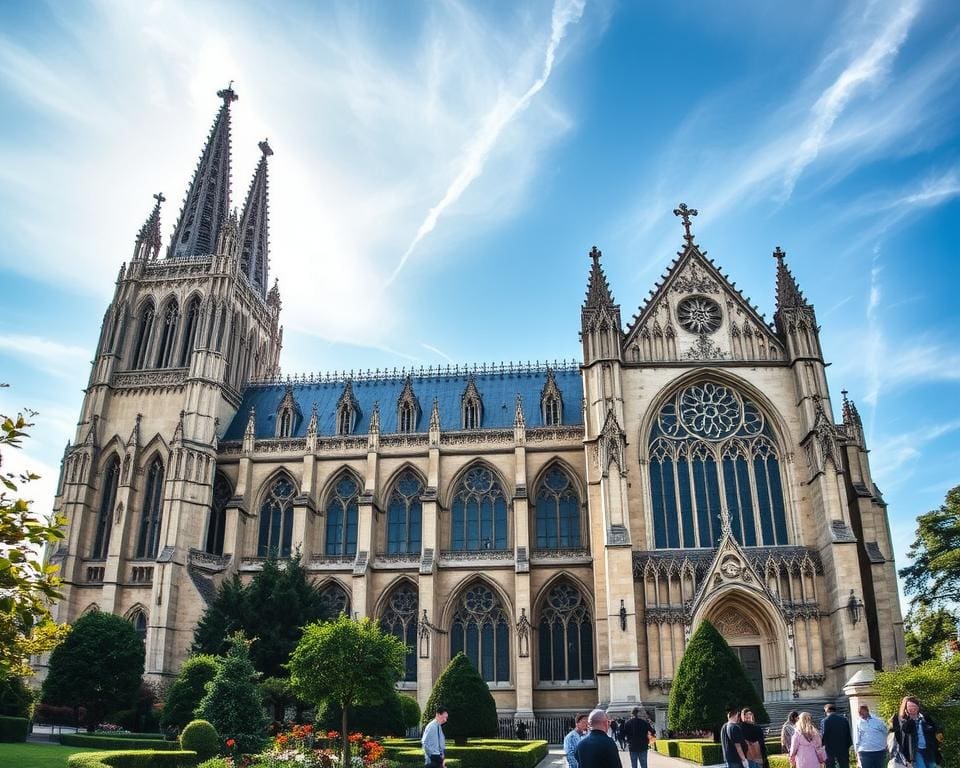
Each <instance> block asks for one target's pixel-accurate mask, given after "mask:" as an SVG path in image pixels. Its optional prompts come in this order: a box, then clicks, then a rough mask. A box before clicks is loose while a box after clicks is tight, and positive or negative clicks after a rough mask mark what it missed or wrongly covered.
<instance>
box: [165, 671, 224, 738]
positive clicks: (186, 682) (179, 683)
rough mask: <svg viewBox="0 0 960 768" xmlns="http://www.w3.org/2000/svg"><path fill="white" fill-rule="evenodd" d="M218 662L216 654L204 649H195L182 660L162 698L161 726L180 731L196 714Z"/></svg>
mask: <svg viewBox="0 0 960 768" xmlns="http://www.w3.org/2000/svg"><path fill="white" fill-rule="evenodd" d="M220 662H221V660H220V658H219V657H217V656H211V655H210V654H207V653H199V654H197V655H195V656H191V657H190V658H189V659H187V660H186V661H185V662H183V665H182V666H181V667H180V671H179V672H178V673H177V679H176V680H174V681H173V683H172V684H171V685H170V687H169V688H168V689H167V696H166V698H165V699H164V702H163V715H162V716H161V718H160V725H161V726H163V728H176V729H177V730H178V731H181V730H183V729H184V728H185V727H186V725H187V724H188V723H189V722H190V721H191V720H193V719H194V718H195V717H196V715H195V713H196V711H197V707H198V706H200V701H201V699H203V697H204V696H205V695H206V692H207V690H206V689H207V684H208V683H210V682H211V681H212V680H213V678H214V677H216V674H217V670H218V669H220Z"/></svg>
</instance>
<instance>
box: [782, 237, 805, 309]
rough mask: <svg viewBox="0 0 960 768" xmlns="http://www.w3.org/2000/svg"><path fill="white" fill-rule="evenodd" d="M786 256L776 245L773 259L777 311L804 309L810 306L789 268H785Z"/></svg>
mask: <svg viewBox="0 0 960 768" xmlns="http://www.w3.org/2000/svg"><path fill="white" fill-rule="evenodd" d="M786 256H787V254H786V252H785V251H783V250H781V248H780V246H779V245H778V246H777V248H776V250H775V251H774V252H773V258H775V259H776V260H777V310H778V311H779V310H781V309H796V308H804V309H806V308H808V307H809V306H810V304H808V303H807V300H806V299H805V298H803V293H802V292H801V290H800V286H798V285H797V281H796V280H795V279H794V277H793V274H792V273H791V272H790V267H788V266H787V262H786Z"/></svg>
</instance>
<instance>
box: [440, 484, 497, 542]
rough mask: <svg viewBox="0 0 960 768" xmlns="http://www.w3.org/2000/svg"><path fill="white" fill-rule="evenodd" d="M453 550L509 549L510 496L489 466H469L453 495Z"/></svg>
mask: <svg viewBox="0 0 960 768" xmlns="http://www.w3.org/2000/svg"><path fill="white" fill-rule="evenodd" d="M451 518H452V531H451V541H450V545H451V549H454V550H458V551H468V552H475V551H481V550H484V549H499V550H502V549H506V548H507V498H506V496H505V495H504V493H503V489H502V488H501V487H500V484H499V483H498V482H497V480H496V478H495V477H494V475H493V472H491V471H490V470H489V469H487V468H486V467H473V468H471V469H469V470H468V471H467V472H466V473H465V474H464V476H463V479H462V480H461V481H460V485H459V487H458V489H457V492H456V494H455V495H454V498H453V514H452V515H451Z"/></svg>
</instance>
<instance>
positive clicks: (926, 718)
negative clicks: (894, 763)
mask: <svg viewBox="0 0 960 768" xmlns="http://www.w3.org/2000/svg"><path fill="white" fill-rule="evenodd" d="M892 725H893V738H894V740H895V741H896V743H897V746H898V747H899V748H900V754H901V755H903V759H904V760H906V761H907V765H912V766H913V768H936V766H937V765H938V764H939V763H941V762H942V760H943V758H942V755H940V738H941V737H942V733H943V731H942V729H941V728H940V726H938V725H937V724H936V722H935V721H934V720H933V718H932V717H930V715H928V714H927V713H926V712H924V711H923V709H922V708H921V706H920V702H919V701H918V700H917V699H916V697H914V696H904V698H903V701H901V702H900V709H899V710H898V711H897V714H895V715H894V716H893V723H892Z"/></svg>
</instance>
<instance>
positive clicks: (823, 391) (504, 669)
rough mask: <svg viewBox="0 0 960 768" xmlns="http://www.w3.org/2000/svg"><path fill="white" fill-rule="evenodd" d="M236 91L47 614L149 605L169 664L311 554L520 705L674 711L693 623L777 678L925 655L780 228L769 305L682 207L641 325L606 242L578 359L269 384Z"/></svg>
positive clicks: (81, 499) (209, 148)
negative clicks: (712, 249)
mask: <svg viewBox="0 0 960 768" xmlns="http://www.w3.org/2000/svg"><path fill="white" fill-rule="evenodd" d="M220 95H221V98H222V99H223V106H222V108H221V109H220V111H219V113H218V115H217V118H216V121H215V123H214V127H213V130H212V131H211V134H210V137H209V139H208V142H207V145H206V147H205V149H204V152H203V155H202V156H201V160H200V165H199V166H198V168H197V171H196V174H195V177H194V179H193V181H192V182H191V185H190V188H189V189H188V194H187V198H186V201H185V205H184V209H183V211H181V214H180V220H179V222H178V224H177V228H176V233H175V235H174V240H173V242H172V243H171V246H170V249H169V251H168V253H167V255H166V257H165V258H160V256H159V251H160V229H159V227H160V224H159V217H160V204H161V202H162V200H163V199H162V196H158V199H157V204H156V206H155V207H154V210H153V212H152V213H151V215H150V217H149V218H148V220H147V222H146V224H145V225H144V227H143V229H142V230H141V231H140V234H139V235H138V237H137V241H136V246H135V251H134V255H133V258H132V259H131V261H130V265H129V267H121V270H120V274H119V277H118V279H117V286H116V291H115V295H114V299H113V301H112V302H111V304H110V307H109V308H108V310H107V314H106V317H105V320H104V324H103V328H102V331H101V338H100V343H99V346H98V349H97V354H96V359H95V361H94V363H93V368H92V371H91V376H90V383H89V387H88V389H87V390H86V396H85V398H84V403H83V409H82V412H81V415H80V420H79V426H78V430H77V436H76V441H75V443H74V444H73V445H68V447H67V450H66V452H65V455H64V459H63V469H62V476H61V482H60V487H59V491H58V496H57V501H56V504H57V507H58V509H59V511H60V512H62V513H63V514H65V515H66V516H67V518H68V521H69V523H68V526H69V529H68V531H67V536H66V539H65V540H64V542H63V543H62V545H61V547H60V548H59V550H58V551H56V552H55V553H53V555H52V559H53V560H54V561H56V562H58V563H59V564H60V565H61V567H62V570H63V575H64V581H65V589H64V593H65V597H64V600H63V601H62V602H61V603H60V604H59V606H58V609H57V610H58V616H57V618H58V619H59V620H61V621H72V620H74V619H75V618H76V617H77V616H78V615H80V614H81V613H83V612H84V611H88V610H105V611H111V612H113V613H117V614H120V615H124V616H128V617H130V619H131V620H132V621H134V622H135V623H136V624H137V626H138V627H140V628H141V629H142V631H143V632H144V636H145V642H146V647H147V662H146V664H147V673H148V674H149V675H151V676H154V677H158V678H160V677H167V676H170V675H173V674H175V673H176V671H177V669H178V666H179V664H180V663H181V662H182V661H183V659H184V658H185V657H186V655H187V654H188V652H189V648H190V644H191V642H192V637H193V630H194V627H195V626H196V623H197V621H198V619H199V617H200V615H201V614H202V612H203V610H204V608H205V606H206V604H207V602H208V601H209V600H210V598H211V596H212V594H213V593H214V591H215V588H216V585H217V584H218V583H219V582H220V581H221V580H222V579H224V578H226V577H228V576H230V575H232V574H234V573H240V574H241V576H242V577H243V578H244V579H249V578H252V575H253V574H254V573H255V572H256V571H257V570H258V569H259V568H260V567H261V564H262V562H263V559H264V558H265V557H266V556H268V555H271V554H272V555H279V556H281V557H283V556H289V554H291V553H293V552H296V551H299V552H300V553H301V554H302V557H303V559H304V562H305V563H306V566H307V568H308V570H309V572H310V573H311V575H312V576H313V578H314V579H315V580H316V581H317V583H318V584H319V585H320V586H321V587H322V588H323V589H324V590H325V593H326V594H327V595H328V596H329V597H330V599H331V601H333V603H334V604H335V605H337V606H338V607H340V608H342V609H344V610H348V611H350V612H351V613H352V614H354V615H357V616H371V617H374V618H376V619H378V620H381V621H382V622H383V624H384V626H386V627H388V628H389V629H390V630H391V631H394V632H396V633H397V634H399V635H400V636H401V637H403V638H404V639H405V640H406V641H407V642H408V645H409V647H410V649H411V650H410V657H409V658H410V661H409V664H410V666H409V668H408V676H407V677H408V679H407V680H406V681H404V682H402V683H401V684H400V686H401V687H402V688H405V689H409V690H411V692H413V691H415V692H416V696H417V698H418V699H419V701H420V703H421V704H423V703H425V701H426V698H427V696H428V695H429V692H430V689H431V687H432V683H433V681H434V680H435V679H436V677H437V676H438V675H439V673H440V671H441V670H442V669H443V667H444V665H445V664H446V663H447V661H448V660H449V658H450V656H451V653H452V651H453V650H456V649H458V648H461V647H462V648H464V649H465V650H468V652H472V653H473V655H474V657H475V658H476V659H477V663H478V664H480V665H483V669H484V676H485V677H486V678H487V679H488V680H489V681H490V686H491V689H492V690H493V693H494V697H495V698H496V701H497V705H498V708H499V709H500V710H501V712H503V713H511V714H514V715H516V716H517V717H530V716H533V715H534V714H545V713H551V712H553V713H559V712H570V711H573V710H577V709H585V708H590V707H592V706H595V705H597V704H602V705H608V706H610V707H611V708H613V709H614V710H616V711H623V710H626V709H628V708H631V707H632V706H634V705H636V704H638V703H643V704H645V705H647V706H648V707H650V708H651V709H657V710H662V708H663V707H664V705H665V702H666V700H667V696H668V692H669V687H670V684H671V681H672V679H673V676H674V674H675V672H676V667H677V664H678V663H679V660H680V658H681V656H682V654H683V648H684V644H685V642H686V641H687V639H688V638H689V636H690V633H691V632H692V631H693V630H694V629H695V628H696V626H697V624H698V623H699V622H700V621H702V620H704V619H709V620H711V621H712V622H713V623H714V624H715V625H716V626H717V627H718V628H719V630H720V631H721V633H722V634H723V635H724V636H725V637H726V638H727V640H728V641H729V642H730V644H731V645H732V646H734V647H735V648H737V649H738V652H740V653H741V657H742V658H743V659H744V661H745V663H746V664H747V665H748V667H749V668H750V670H752V673H753V675H754V677H755V680H756V684H757V685H758V686H760V687H762V689H763V695H764V698H765V700H766V701H768V702H770V703H771V704H773V703H775V702H785V703H791V704H790V706H792V702H793V700H794V699H795V698H800V699H804V698H808V699H818V700H822V699H827V698H828V699H832V698H835V697H837V696H838V695H839V694H840V691H841V689H842V686H843V684H844V682H845V681H846V680H848V679H849V678H851V677H852V676H853V675H854V674H855V673H857V672H860V671H862V670H866V669H873V668H874V667H875V666H876V667H888V666H893V665H895V664H898V663H902V662H903V661H904V660H905V654H904V650H903V628H902V619H901V614H900V607H899V604H898V601H897V598H896V595H897V585H896V571H895V567H894V562H893V553H892V546H891V541H890V534H889V527H888V523H887V515H886V508H885V505H884V502H883V500H882V498H881V496H880V493H879V491H878V490H877V488H876V486H875V485H874V483H873V481H872V479H871V477H870V469H869V462H868V454H867V449H866V445H865V442H864V436H863V429H862V425H861V423H860V418H859V415H858V414H857V411H856V407H855V406H854V404H853V403H852V402H851V401H849V400H848V399H847V398H846V395H845V394H844V398H843V402H842V406H841V410H842V414H843V420H842V423H840V424H835V423H834V421H833V418H832V415H831V414H832V412H833V411H832V404H831V397H830V393H829V389H828V386H827V379H826V371H825V364H824V361H823V356H822V351H821V348H820V342H819V333H820V329H819V327H818V326H817V323H816V317H815V314H814V309H813V307H812V306H811V305H810V304H809V303H808V302H807V301H806V299H805V298H804V297H803V295H802V293H801V292H800V291H799V288H798V287H797V284H796V282H795V280H794V279H793V276H792V275H791V273H790V271H789V269H788V267H787V266H786V262H785V254H783V253H782V252H781V251H780V250H779V248H778V249H777V251H776V252H775V253H774V256H775V257H776V272H777V311H776V315H775V317H774V323H773V324H772V325H771V324H768V323H767V322H766V321H764V319H763V318H762V317H761V316H760V315H759V313H758V312H757V310H756V309H755V308H754V307H752V306H751V305H750V303H749V302H748V301H747V300H746V299H745V298H744V297H743V296H742V295H741V294H740V293H739V292H738V291H737V290H736V289H735V288H734V286H733V284H732V283H731V282H730V281H729V280H728V279H727V278H726V276H725V275H723V274H722V273H721V272H720V271H719V270H718V268H717V267H716V266H715V265H714V264H713V262H712V261H710V260H708V259H706V258H705V256H704V255H703V253H702V252H701V250H700V249H699V247H698V246H697V244H696V243H695V241H694V238H693V236H692V234H691V225H690V217H691V216H693V215H695V211H691V210H689V209H687V208H686V206H681V207H680V208H678V209H677V211H676V212H675V213H677V215H679V216H681V218H682V219H683V223H684V227H685V236H684V245H683V248H682V249H681V250H680V252H679V253H678V256H677V258H676V259H675V260H674V262H673V263H672V264H671V265H670V267H669V269H668V270H667V273H666V275H665V276H664V278H663V279H662V280H661V282H660V283H659V284H658V285H657V286H656V288H655V290H654V292H653V293H652V295H651V298H650V299H649V300H648V301H647V302H646V304H645V305H644V306H643V307H641V309H640V311H639V313H638V315H636V316H635V317H634V319H633V320H632V322H631V323H630V324H629V326H628V327H627V328H626V330H624V329H623V325H622V322H621V317H620V308H619V306H618V305H617V304H616V303H615V302H614V300H613V296H612V293H611V291H610V287H609V285H608V283H607V280H606V277H605V276H604V273H603V270H602V266H601V261H600V260H601V254H600V252H599V251H598V250H597V249H594V250H593V251H592V252H591V254H590V259H591V267H590V273H589V282H588V291H587V297H586V300H585V302H584V304H583V307H582V309H581V321H582V326H581V328H582V330H581V340H582V343H583V360H582V363H578V364H572V365H571V364H561V365H556V366H497V365H494V366H475V367H470V368H466V369H460V368H454V369H451V368H446V369H428V370H423V369H420V370H417V371H404V372H400V373H397V372H392V373H388V372H383V373H380V372H367V373H366V374H354V375H337V374H332V375H326V376H320V377H316V376H311V377H294V378H293V379H289V378H288V379H286V380H281V379H280V378H279V355H280V347H281V343H282V329H281V328H280V326H279V316H280V309H281V303H280V296H279V290H278V289H277V287H276V285H275V286H274V287H273V289H272V290H270V291H267V290H266V284H267V277H268V256H269V254H268V250H267V217H266V211H267V205H266V204H267V192H268V185H267V157H268V156H269V155H270V154H271V152H270V149H269V147H267V145H266V143H265V142H264V143H263V144H261V152H262V160H261V163H260V165H259V166H258V168H257V172H256V174H255V176H254V180H253V182H252V184H251V187H250V191H249V193H248V195H247V199H246V202H245V205H244V210H243V213H242V214H241V215H240V216H237V214H236V213H235V212H231V209H230V190H229V162H230V143H229V120H230V104H231V103H232V101H233V100H235V98H236V96H235V94H234V93H233V91H232V90H231V89H227V90H225V91H222V92H221V94H220ZM684 430H685V431H684ZM737 430H739V431H737ZM671 440H672V441H673V442H670V441H671ZM664 446H667V447H666V448H664ZM665 450H669V451H679V453H676V454H673V453H671V454H670V456H671V458H670V459H669V461H668V460H666V459H664V458H663V457H664V456H665V455H666V454H665V453H663V451H665ZM738 451H740V452H743V451H747V452H749V451H753V453H749V455H748V454H747V453H743V454H742V455H741V453H738ZM698 452H699V453H698ZM745 457H746V458H745ZM737 462H739V463H737ZM678 467H679V469H678ZM667 473H669V475H668V474H667ZM404 488H407V489H413V490H412V491H404V490H403V489H404ZM665 489H667V490H665ZM405 493H406V495H404V494H405ZM744 500H746V501H744ZM670 510H675V513H676V514H675V515H674V514H673V513H672V512H670ZM404 515H406V517H404ZM672 515H673V516H672ZM548 655H549V659H548V658H546V657H547V656H548Z"/></svg>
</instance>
